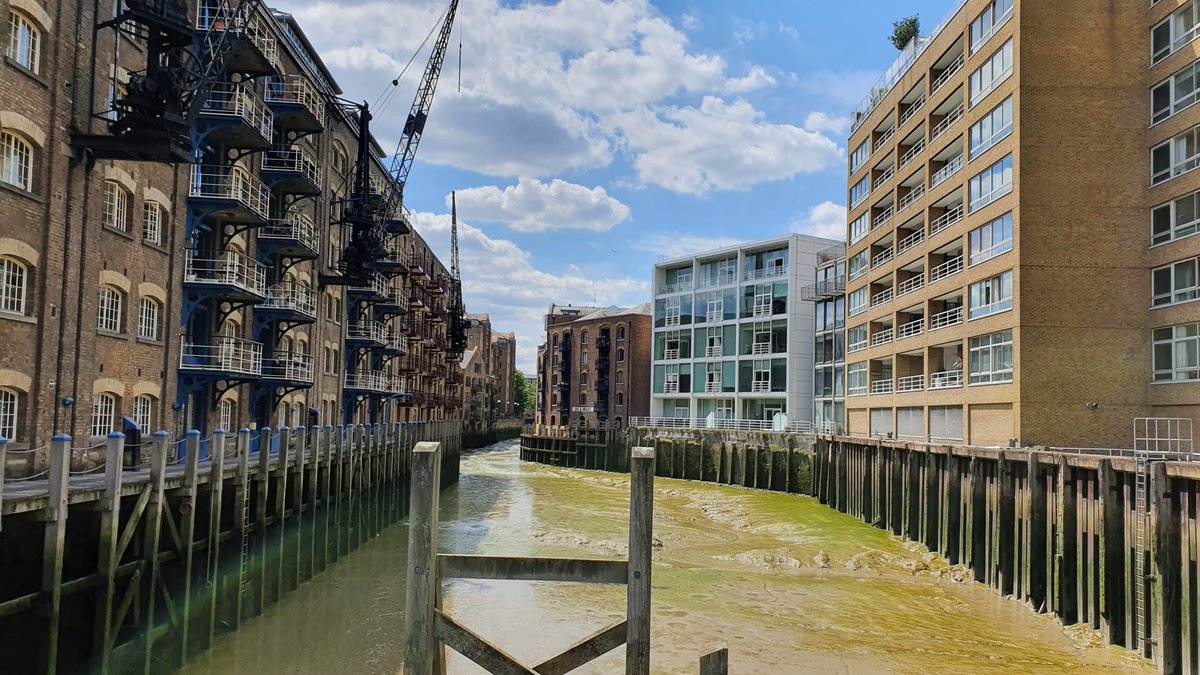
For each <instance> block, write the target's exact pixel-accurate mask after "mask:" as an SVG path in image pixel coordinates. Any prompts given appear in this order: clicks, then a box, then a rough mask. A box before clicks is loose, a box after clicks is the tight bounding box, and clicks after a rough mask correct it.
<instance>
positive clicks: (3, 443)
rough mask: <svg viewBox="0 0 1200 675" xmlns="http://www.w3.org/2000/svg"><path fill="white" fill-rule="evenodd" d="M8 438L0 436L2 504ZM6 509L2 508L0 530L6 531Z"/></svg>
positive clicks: (0, 500) (1, 501) (2, 499)
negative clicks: (4, 512)
mask: <svg viewBox="0 0 1200 675" xmlns="http://www.w3.org/2000/svg"><path fill="white" fill-rule="evenodd" d="M7 452H8V439H7V438H5V437H3V436H0V504H3V503H4V466H5V463H6V462H7V461H8V458H7ZM3 511H4V509H0V532H3V531H4V514H3Z"/></svg>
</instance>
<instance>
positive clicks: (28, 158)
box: [0, 131, 33, 192]
mask: <svg viewBox="0 0 1200 675" xmlns="http://www.w3.org/2000/svg"><path fill="white" fill-rule="evenodd" d="M0 153H2V156H0V160H2V161H3V163H2V164H0V181H3V182H5V183H8V184H9V185H11V186H13V187H15V188H19V189H21V190H24V191H26V192H33V146H32V145H30V144H29V143H28V142H27V141H26V140H25V139H23V138H21V137H20V136H18V135H16V134H14V133H12V132H10V131H0Z"/></svg>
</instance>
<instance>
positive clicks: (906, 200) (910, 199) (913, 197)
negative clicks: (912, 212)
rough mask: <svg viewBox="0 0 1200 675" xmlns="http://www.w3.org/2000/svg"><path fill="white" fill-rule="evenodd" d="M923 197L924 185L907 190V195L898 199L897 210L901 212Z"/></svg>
mask: <svg viewBox="0 0 1200 675" xmlns="http://www.w3.org/2000/svg"><path fill="white" fill-rule="evenodd" d="M924 195H925V184H924V183H922V184H920V185H918V186H916V187H914V188H913V189H911V190H909V191H908V194H906V195H904V196H903V197H901V198H900V209H899V210H901V211H903V210H904V209H906V208H908V207H910V206H912V205H913V204H915V203H916V201H917V200H918V199H920V198H921V197H923V196H924Z"/></svg>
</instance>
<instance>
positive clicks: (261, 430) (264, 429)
mask: <svg viewBox="0 0 1200 675" xmlns="http://www.w3.org/2000/svg"><path fill="white" fill-rule="evenodd" d="M258 431H259V433H261V432H264V431H265V432H267V433H268V434H269V433H271V427H262V428H261V429H259V430H258Z"/></svg>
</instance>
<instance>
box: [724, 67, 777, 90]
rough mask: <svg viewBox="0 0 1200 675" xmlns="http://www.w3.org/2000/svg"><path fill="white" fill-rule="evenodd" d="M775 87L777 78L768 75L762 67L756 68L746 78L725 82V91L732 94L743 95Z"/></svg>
mask: <svg viewBox="0 0 1200 675" xmlns="http://www.w3.org/2000/svg"><path fill="white" fill-rule="evenodd" d="M773 86H775V78H773V77H771V76H770V75H769V74H767V71H765V70H763V69H762V67H761V66H754V67H753V68H751V69H750V72H748V73H746V75H745V77H736V78H732V79H729V80H726V81H725V91H727V92H729V93H731V94H743V93H746V92H750V91H754V90H755V89H765V88H767V87H773Z"/></svg>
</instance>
